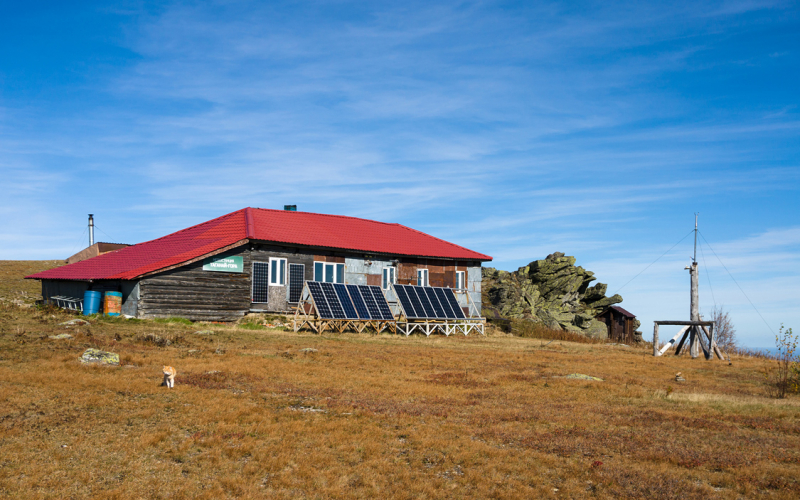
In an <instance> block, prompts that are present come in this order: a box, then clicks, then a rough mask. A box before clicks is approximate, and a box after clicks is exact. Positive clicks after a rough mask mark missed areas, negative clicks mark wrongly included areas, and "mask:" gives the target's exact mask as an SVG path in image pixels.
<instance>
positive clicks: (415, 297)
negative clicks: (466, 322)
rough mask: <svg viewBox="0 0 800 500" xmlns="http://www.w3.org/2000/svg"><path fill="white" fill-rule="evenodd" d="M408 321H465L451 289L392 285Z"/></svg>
mask: <svg viewBox="0 0 800 500" xmlns="http://www.w3.org/2000/svg"><path fill="white" fill-rule="evenodd" d="M394 291H395V293H396V294H397V299H398V300H399V301H400V306H401V307H402V308H403V312H405V315H406V318H408V319H466V316H465V315H464V311H463V310H462V309H461V306H460V305H458V300H457V299H456V295H455V293H453V289H452V288H440V287H434V286H415V285H394Z"/></svg>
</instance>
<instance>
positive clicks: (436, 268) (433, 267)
mask: <svg viewBox="0 0 800 500" xmlns="http://www.w3.org/2000/svg"><path fill="white" fill-rule="evenodd" d="M426 267H427V268H428V272H429V273H430V274H431V275H433V274H435V273H443V272H444V266H443V265H441V264H440V263H439V264H432V263H431V262H428V263H427V266H426Z"/></svg>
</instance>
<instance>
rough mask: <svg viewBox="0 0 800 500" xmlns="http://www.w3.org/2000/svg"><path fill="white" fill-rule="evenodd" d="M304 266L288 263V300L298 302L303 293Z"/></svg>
mask: <svg viewBox="0 0 800 500" xmlns="http://www.w3.org/2000/svg"><path fill="white" fill-rule="evenodd" d="M305 274H306V266H305V265H303V264H289V302H291V303H292V304H294V303H297V302H300V296H301V295H302V294H303V280H304V279H305Z"/></svg>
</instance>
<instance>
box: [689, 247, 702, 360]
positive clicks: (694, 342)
mask: <svg viewBox="0 0 800 500" xmlns="http://www.w3.org/2000/svg"><path fill="white" fill-rule="evenodd" d="M689 273H690V276H691V287H692V296H691V301H690V310H689V319H690V321H700V298H699V292H698V284H697V281H698V279H697V274H698V269H697V262H692V267H691V268H690V271H689ZM690 331H691V336H690V337H691V338H690V343H689V354H691V356H692V358H696V357H698V356H699V355H700V349H699V347H700V346H699V345H698V344H699V342H700V338H699V337H698V335H697V333H698V332H697V327H694V326H693V327H692V329H691V330H690Z"/></svg>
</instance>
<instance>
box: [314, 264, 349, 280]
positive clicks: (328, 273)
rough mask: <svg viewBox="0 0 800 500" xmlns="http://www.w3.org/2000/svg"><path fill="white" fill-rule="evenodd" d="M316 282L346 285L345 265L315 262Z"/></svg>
mask: <svg viewBox="0 0 800 500" xmlns="http://www.w3.org/2000/svg"><path fill="white" fill-rule="evenodd" d="M314 281H323V282H325V283H344V264H334V263H333V262H314Z"/></svg>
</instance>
